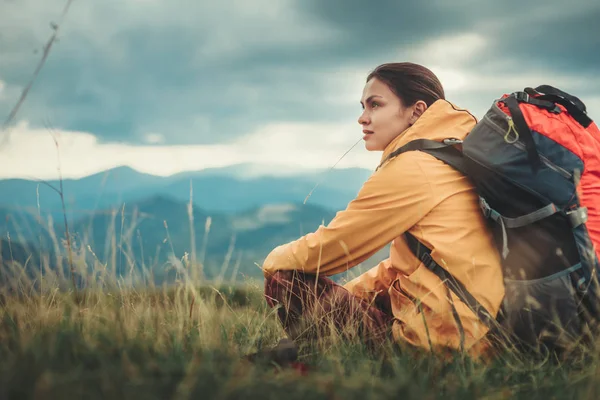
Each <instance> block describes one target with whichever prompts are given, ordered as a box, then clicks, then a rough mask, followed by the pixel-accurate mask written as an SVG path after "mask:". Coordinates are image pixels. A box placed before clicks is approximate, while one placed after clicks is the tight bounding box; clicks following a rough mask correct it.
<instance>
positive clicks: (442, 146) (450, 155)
mask: <svg viewBox="0 0 600 400" xmlns="http://www.w3.org/2000/svg"><path fill="white" fill-rule="evenodd" d="M461 143H462V140H459V139H445V140H444V141H443V142H436V141H435V140H429V139H415V140H413V141H410V142H408V143H407V144H405V145H404V146H402V147H400V148H399V149H397V150H395V151H394V152H392V153H390V154H389V155H388V156H387V157H386V158H385V160H383V161H382V162H381V164H379V167H377V169H379V168H380V167H381V166H382V165H383V164H384V163H385V162H386V161H388V160H389V159H391V158H394V157H396V156H398V155H400V154H402V153H406V152H407V151H423V152H425V153H428V154H431V155H432V156H434V157H436V158H438V159H439V160H441V161H444V162H445V163H446V164H448V165H450V166H451V167H454V168H455V169H457V170H458V171H460V172H462V173H463V174H464V175H467V168H466V166H465V163H464V160H463V156H462V153H461V152H460V150H458V149H457V148H456V147H454V146H455V145H457V144H461Z"/></svg>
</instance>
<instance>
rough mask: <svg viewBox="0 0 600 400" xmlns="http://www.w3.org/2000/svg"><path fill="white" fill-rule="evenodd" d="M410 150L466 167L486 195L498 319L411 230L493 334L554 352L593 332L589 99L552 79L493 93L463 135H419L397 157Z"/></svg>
mask: <svg viewBox="0 0 600 400" xmlns="http://www.w3.org/2000/svg"><path fill="white" fill-rule="evenodd" d="M406 151H423V152H426V153H428V154H431V155H432V156H435V157H436V158H438V159H440V160H442V161H444V162H446V163H447V164H449V165H450V166H452V167H454V168H456V169H457V170H459V171H461V172H462V173H463V174H465V175H466V176H467V177H469V178H470V180H471V181H472V183H473V185H474V187H475V190H476V191H477V193H478V195H479V198H480V206H481V210H482V212H483V214H484V216H485V217H486V218H487V221H488V222H489V227H490V229H491V231H492V233H493V237H494V241H495V243H496V245H497V248H498V251H499V252H500V254H501V257H502V258H501V259H502V270H503V275H504V283H505V290H506V294H505V296H504V299H503V302H502V306H501V308H500V311H499V313H498V315H497V317H495V318H494V317H493V316H492V315H491V314H490V313H489V312H488V311H487V310H485V308H484V307H483V306H482V305H481V304H479V302H478V301H477V300H476V299H475V298H474V297H473V296H472V295H471V294H470V293H469V292H468V291H467V290H466V289H465V287H464V285H463V284H462V283H461V282H459V281H458V280H457V279H455V278H454V277H453V276H452V274H451V273H450V271H447V270H446V269H444V268H442V267H441V266H440V265H438V264H437V263H436V262H435V261H434V260H433V259H432V258H431V256H430V255H429V253H430V249H428V248H427V247H426V246H424V245H423V244H422V243H419V242H418V241H417V240H416V239H415V238H414V237H412V235H410V234H408V233H407V234H406V235H407V240H408V243H409V246H410V247H411V248H412V250H413V252H414V253H415V254H416V255H417V257H419V258H420V259H421V261H422V262H423V263H424V264H425V265H426V266H427V267H428V268H429V269H430V270H432V271H433V272H434V273H436V275H438V276H439V277H440V278H441V279H442V281H444V282H445V283H446V285H447V286H448V287H449V289H451V290H452V291H453V292H454V293H455V294H456V295H457V296H458V298H459V299H460V300H461V301H462V302H464V303H465V304H466V305H467V306H469V307H470V309H471V310H472V311H473V312H474V313H475V314H476V315H477V316H478V317H479V318H480V319H481V321H483V322H484V323H485V324H486V325H487V326H488V327H489V328H490V331H489V334H488V336H489V337H493V338H494V340H493V342H494V343H496V344H501V343H503V344H504V345H506V344H510V346H511V347H513V348H516V349H517V350H519V351H528V350H534V351H537V352H539V351H542V352H544V353H547V352H548V351H553V352H560V351H561V350H565V349H567V348H569V347H571V346H573V345H574V344H575V343H577V342H578V341H586V340H589V339H591V336H592V333H593V331H594V328H595V325H596V324H597V322H598V321H599V320H600V307H599V304H598V296H599V295H600V290H599V288H598V267H599V258H600V130H598V127H597V126H596V124H595V123H594V122H593V121H592V120H591V119H590V118H589V117H588V115H587V111H586V106H585V104H583V103H582V102H581V100H580V99H578V98H577V97H575V96H572V95H570V94H568V93H565V92H563V91H561V90H559V89H557V88H554V87H552V86H548V85H542V86H539V87H536V88H535V89H534V88H530V87H528V88H525V89H524V91H519V92H514V93H511V94H509V95H506V94H504V95H503V96H502V97H500V98H498V99H496V100H495V101H494V102H493V104H492V106H491V108H490V109H489V110H488V111H487V112H486V114H485V115H484V117H483V118H482V119H481V120H480V121H478V122H477V124H476V125H475V127H474V128H473V129H472V130H471V131H470V132H469V134H468V135H467V136H466V138H465V139H464V140H463V141H461V140H459V139H455V138H448V139H446V140H444V141H443V142H437V141H431V140H425V139H417V140H414V141H411V142H410V143H408V144H406V145H405V146H403V147H402V148H400V149H398V150H396V151H395V152H394V153H392V154H391V155H390V157H394V156H397V155H398V154H401V153H404V152H406ZM457 322H458V323H459V328H462V326H461V325H460V321H457ZM460 331H461V335H463V336H464V331H462V329H460ZM586 338H587V339H586Z"/></svg>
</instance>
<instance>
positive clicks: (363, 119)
mask: <svg viewBox="0 0 600 400" xmlns="http://www.w3.org/2000/svg"><path fill="white" fill-rule="evenodd" d="M368 122H369V120H368V118H367V116H366V115H365V112H364V111H363V113H362V114H360V116H359V117H358V123H359V124H360V125H366V124H367V123H368Z"/></svg>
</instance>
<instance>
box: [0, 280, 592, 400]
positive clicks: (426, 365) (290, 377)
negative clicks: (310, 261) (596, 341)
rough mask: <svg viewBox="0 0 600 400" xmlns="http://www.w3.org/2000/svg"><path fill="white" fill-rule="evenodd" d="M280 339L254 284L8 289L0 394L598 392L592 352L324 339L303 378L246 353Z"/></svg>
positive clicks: (307, 354)
mask: <svg viewBox="0 0 600 400" xmlns="http://www.w3.org/2000/svg"><path fill="white" fill-rule="evenodd" d="M283 336H284V333H283V331H282V330H281V328H280V326H279V324H278V322H277V319H276V316H275V315H274V311H273V310H271V309H269V308H267V307H266V306H265V304H264V303H263V301H262V295H261V290H260V286H259V283H254V284H248V286H246V287H241V288H237V289H235V290H228V289H226V288H223V289H222V290H217V289H215V288H210V287H204V288H203V289H202V290H196V289H195V287H193V286H191V285H185V284H181V285H179V286H178V287H174V288H165V289H154V290H149V289H148V290H142V291H136V290H125V289H122V290H117V291H113V292H110V291H89V292H81V293H80V294H79V297H78V300H77V301H74V296H73V294H72V293H68V292H59V291H58V290H48V291H47V292H45V293H43V295H41V296H40V295H26V296H20V297H16V296H5V297H3V298H2V299H1V311H0V398H9V399H13V398H36V399H62V398H65V399H75V398H86V399H95V398H98V399H101V398H102V399H104V398H111V399H113V398H115V399H116V398H127V399H138V398H139V399H180V398H184V399H186V398H190V399H191V398H196V399H197V398H202V399H211V398H214V399H217V398H219V399H238V398H250V399H254V398H256V399H270V398H273V399H285V400H292V399H306V398H315V399H321V398H322V399H376V398H390V399H398V398H427V399H434V398H461V399H469V398H490V399H493V398H527V399H531V398H543V399H553V398H556V399H563V398H597V394H598V392H599V391H600V380H599V379H598V377H599V376H600V375H599V369H598V365H599V364H598V361H597V357H595V356H592V357H588V358H589V359H588V360H586V361H585V362H584V361H576V360H572V361H571V362H570V363H569V364H557V363H549V362H546V363H543V362H538V363H537V364H533V363H531V364H527V363H524V362H522V361H518V360H517V359H516V358H515V357H512V356H510V355H504V356H502V357H500V358H499V359H497V360H496V361H494V362H492V363H487V364H481V363H477V362H475V361H474V360H471V359H468V358H462V357H459V356H456V357H453V358H452V359H442V358H441V357H437V356H435V355H431V354H428V353H426V352H417V351H414V350H409V349H401V348H400V347H398V346H394V345H393V344H392V343H390V344H389V350H388V351H386V352H385V353H382V354H379V355H373V354H369V353H368V352H367V350H366V349H365V348H363V346H361V344H360V342H359V341H344V340H336V338H332V340H329V341H327V342H325V341H323V342H321V343H317V344H313V345H312V346H307V347H303V348H302V349H301V355H300V359H301V361H303V362H304V363H306V364H307V365H308V366H309V371H308V373H307V374H305V375H302V374H300V373H299V372H297V371H296V370H294V369H291V368H280V367H278V366H276V365H267V364H262V365H255V364H250V363H249V362H247V361H245V360H244V359H243V358H242V357H243V356H244V355H245V354H248V353H250V352H253V351H255V350H257V349H259V348H262V347H264V346H269V345H273V344H275V343H276V342H277V341H278V339H280V338H281V337H283ZM338 339H339V338H338ZM588 354H595V352H590V353H588Z"/></svg>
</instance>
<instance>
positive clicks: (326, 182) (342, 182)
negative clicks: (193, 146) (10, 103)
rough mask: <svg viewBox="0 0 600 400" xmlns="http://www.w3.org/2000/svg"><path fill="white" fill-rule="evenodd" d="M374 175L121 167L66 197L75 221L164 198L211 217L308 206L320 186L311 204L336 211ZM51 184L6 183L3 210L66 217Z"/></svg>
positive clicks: (68, 183)
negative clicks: (156, 171) (151, 171)
mask: <svg viewBox="0 0 600 400" xmlns="http://www.w3.org/2000/svg"><path fill="white" fill-rule="evenodd" d="M370 174H371V172H370V171H368V170H365V169H359V168H352V169H339V170H336V169H334V170H331V171H329V172H326V173H323V171H309V172H306V173H302V174H300V173H293V174H292V173H289V174H286V175H284V176H281V172H279V173H275V172H273V173H271V174H269V172H268V171H266V170H264V168H260V167H258V166H252V165H246V164H242V165H237V166H231V167H226V168H215V169H208V170H203V171H198V172H186V173H181V174H176V175H173V176H170V177H159V176H154V175H148V174H143V173H139V172H137V171H135V170H133V169H131V168H128V167H119V168H115V169H111V170H107V171H105V172H102V173H98V174H94V175H91V176H88V177H85V178H82V179H78V180H64V181H63V193H64V195H65V203H66V208H67V213H68V216H69V219H70V220H71V219H73V220H75V219H77V218H79V216H80V215H82V214H85V213H88V212H91V211H94V210H99V209H105V208H107V207H111V206H115V205H122V204H127V203H135V202H138V201H142V200H143V199H146V198H149V197H153V196H157V195H164V196H169V197H171V198H173V199H177V200H180V201H186V202H187V201H189V199H190V189H192V190H193V197H192V198H193V202H194V204H195V205H197V206H198V207H200V208H202V209H205V210H207V211H209V212H229V213H230V212H240V211H243V210H246V209H250V208H255V207H260V206H262V205H265V204H274V203H302V202H304V200H305V199H306V197H307V196H308V194H309V193H311V191H312V190H313V188H314V187H315V185H317V184H319V186H318V187H317V188H316V190H314V192H313V194H312V195H311V197H310V198H309V199H308V202H307V203H308V204H312V205H316V206H321V207H323V208H326V209H331V210H336V211H337V210H341V209H343V208H345V207H346V205H347V204H348V202H350V201H351V200H352V199H353V198H354V197H355V196H356V194H357V193H358V191H359V189H360V188H361V186H362V184H363V183H364V182H365V181H366V180H367V179H368V177H369V175H370ZM50 185H51V186H53V187H55V188H58V187H59V185H60V183H59V182H58V181H50V182H47V183H42V182H36V181H29V180H23V179H7V180H0V207H11V208H15V207H18V208H22V209H27V210H29V211H30V212H37V211H38V209H39V210H40V211H41V212H42V214H46V213H51V214H53V215H55V216H60V215H61V213H62V206H61V203H60V197H59V196H58V194H57V193H56V191H55V190H53V189H52V188H51V187H50Z"/></svg>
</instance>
